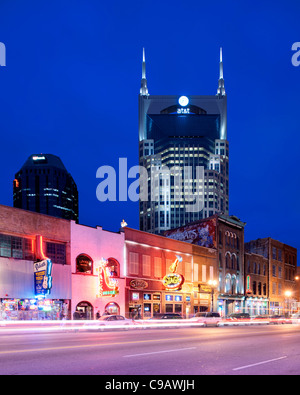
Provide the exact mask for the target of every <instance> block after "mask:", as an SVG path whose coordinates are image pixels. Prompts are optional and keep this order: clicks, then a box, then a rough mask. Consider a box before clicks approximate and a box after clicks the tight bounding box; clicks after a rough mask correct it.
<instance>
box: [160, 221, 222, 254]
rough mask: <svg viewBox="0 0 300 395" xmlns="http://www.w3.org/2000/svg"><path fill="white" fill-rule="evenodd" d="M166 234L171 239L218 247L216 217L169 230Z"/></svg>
mask: <svg viewBox="0 0 300 395" xmlns="http://www.w3.org/2000/svg"><path fill="white" fill-rule="evenodd" d="M164 235H165V236H166V237H168V238H170V239H174V240H179V241H185V242H186V243H190V244H196V245H199V246H202V247H207V248H216V218H213V219H209V220H207V221H201V222H198V223H195V224H191V225H186V226H182V227H180V228H177V229H172V230H168V231H166V232H165V233H164Z"/></svg>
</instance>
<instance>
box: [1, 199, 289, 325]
mask: <svg viewBox="0 0 300 395" xmlns="http://www.w3.org/2000/svg"><path fill="white" fill-rule="evenodd" d="M244 227H245V223H243V222H241V221H240V220H239V219H238V218H236V217H232V216H226V215H214V216H212V217H210V218H208V219H205V220H202V221H197V222H196V223H193V224H190V225H187V226H185V227H182V228H178V229H174V230H171V231H168V232H166V234H165V236H158V235H154V234H150V233H146V232H142V231H139V230H134V229H131V228H129V227H124V228H121V229H120V231H119V232H109V231H106V230H103V229H102V228H101V227H96V228H93V227H89V226H85V225H81V224H78V223H76V222H75V221H72V220H65V219H59V218H55V217H51V216H47V215H44V214H38V213H34V212H30V211H26V210H21V209H17V208H12V207H7V206H1V205H0V319H2V320H6V319H11V320H13V319H15V320H18V319H19V320H20V319H74V318H75V319H77V318H82V319H94V318H95V317H96V315H97V313H100V314H101V315H102V314H103V313H105V312H108V313H110V314H122V315H125V316H127V317H130V316H131V317H133V316H135V317H139V318H150V317H152V316H154V315H156V314H159V313H166V312H168V313H172V312H174V313H179V314H181V315H183V316H187V317H188V316H191V315H193V314H194V313H195V312H198V311H208V310H212V309H213V310H214V311H218V312H219V313H220V314H221V315H222V316H225V315H228V314H230V313H234V312H249V313H250V314H251V315H260V314H269V313H271V314H284V313H286V312H287V310H291V309H292V308H293V307H292V306H295V304H293V302H295V298H296V287H297V281H296V280H295V278H296V269H297V251H296V249H294V248H292V247H290V246H287V245H285V244H283V243H279V242H278V241H275V240H272V239H262V240H256V241H253V242H249V243H246V244H245V243H244ZM287 291H289V292H290V293H289V294H288V295H289V296H287V293H286V292H287Z"/></svg>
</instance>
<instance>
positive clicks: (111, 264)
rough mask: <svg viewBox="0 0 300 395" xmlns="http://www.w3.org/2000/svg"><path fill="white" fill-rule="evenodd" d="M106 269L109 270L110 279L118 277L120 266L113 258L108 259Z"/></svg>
mask: <svg viewBox="0 0 300 395" xmlns="http://www.w3.org/2000/svg"><path fill="white" fill-rule="evenodd" d="M106 267H108V268H109V269H110V276H111V277H113V278H116V277H120V264H119V262H118V261H117V260H116V259H115V258H108V260H107V265H106Z"/></svg>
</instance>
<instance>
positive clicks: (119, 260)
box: [71, 221, 125, 319]
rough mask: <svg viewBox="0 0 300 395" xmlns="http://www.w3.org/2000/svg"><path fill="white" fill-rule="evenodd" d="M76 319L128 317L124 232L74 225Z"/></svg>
mask: <svg viewBox="0 0 300 395" xmlns="http://www.w3.org/2000/svg"><path fill="white" fill-rule="evenodd" d="M71 271H72V305H71V310H72V317H73V318H74V319H80V318H81V319H95V318H96V317H97V316H98V315H99V314H100V315H103V314H104V313H105V312H108V313H110V314H121V315H125V278H124V233H122V232H120V233H113V232H108V231H105V230H103V229H102V228H101V227H96V228H91V227H88V226H84V225H78V224H76V223H75V222H73V221H72V222H71Z"/></svg>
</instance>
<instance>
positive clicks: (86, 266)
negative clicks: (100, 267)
mask: <svg viewBox="0 0 300 395" xmlns="http://www.w3.org/2000/svg"><path fill="white" fill-rule="evenodd" d="M76 273H82V274H92V273H93V261H92V259H91V258H90V257H89V256H88V255H85V254H81V255H78V257H77V258H76Z"/></svg>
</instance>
